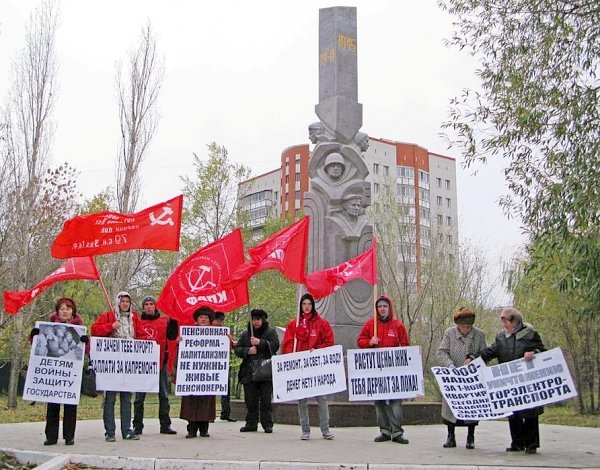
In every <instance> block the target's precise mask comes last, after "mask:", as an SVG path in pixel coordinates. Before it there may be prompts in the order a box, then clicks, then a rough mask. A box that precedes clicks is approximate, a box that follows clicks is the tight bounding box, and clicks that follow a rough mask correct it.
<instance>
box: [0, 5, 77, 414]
mask: <svg viewBox="0 0 600 470" xmlns="http://www.w3.org/2000/svg"><path fill="white" fill-rule="evenodd" d="M58 16H59V15H58V8H57V5H56V4H55V3H54V2H52V1H46V2H44V3H42V4H41V5H40V6H39V7H38V8H37V9H36V10H35V11H34V12H33V13H32V15H31V16H30V18H29V21H28V23H27V25H26V29H25V46H24V47H23V49H22V50H21V51H20V53H19V54H18V55H17V56H16V58H15V61H14V64H13V70H12V77H11V85H10V90H9V95H8V101H7V103H6V106H5V109H4V110H3V111H4V116H3V119H4V122H3V138H2V150H1V158H2V169H3V178H2V179H3V181H2V191H1V192H2V193H3V196H2V197H3V199H2V201H1V202H2V212H3V213H2V215H3V216H6V218H4V219H3V222H2V235H3V240H2V248H3V252H2V264H3V266H2V269H0V272H4V273H6V271H5V269H6V266H7V265H8V264H10V265H11V266H12V273H11V276H10V279H9V281H10V282H11V283H12V287H13V289H14V288H15V287H16V288H18V289H24V288H26V287H29V286H30V285H32V284H33V282H34V281H37V280H39V279H40V278H41V273H44V271H47V270H48V267H49V265H50V263H51V261H50V255H49V253H48V251H49V250H48V249H47V248H48V246H47V243H48V233H45V234H43V235H42V234H41V233H40V230H39V229H40V228H41V226H42V225H45V224H44V223H43V221H42V217H43V216H42V214H41V213H40V206H41V204H43V203H44V202H43V200H44V198H45V197H46V196H47V195H48V194H47V190H48V188H49V187H48V185H47V182H48V179H47V178H45V176H48V173H47V172H48V158H49V157H48V155H49V150H50V143H51V138H52V134H53V128H54V126H53V123H52V119H51V118H52V112H53V109H54V104H55V100H56V74H57V59H56V52H55V39H56V30H57V24H58ZM49 178H50V181H51V180H52V178H51V177H49ZM69 184H70V185H71V187H72V182H71V181H69ZM45 188H46V189H45ZM47 201H48V200H47V199H46V202H47ZM46 215H47V214H46ZM43 246H45V250H44V249H43V248H42V247H43ZM44 274H47V272H46V273H44ZM26 320H27V319H26V314H20V315H17V316H15V317H14V325H13V326H14V335H15V337H16V338H22V337H23V336H24V335H23V330H24V325H25V324H26ZM22 346H23V344H22V342H21V341H13V346H12V350H11V360H12V366H11V373H10V383H9V389H8V406H9V407H10V408H15V407H16V391H17V383H18V378H19V372H20V370H21V363H22V356H23V348H22Z"/></svg>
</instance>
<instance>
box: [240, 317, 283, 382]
mask: <svg viewBox="0 0 600 470" xmlns="http://www.w3.org/2000/svg"><path fill="white" fill-rule="evenodd" d="M251 335H252V333H251V331H250V323H248V328H247V330H246V331H244V332H243V333H242V334H241V336H240V339H239V340H238V342H237V345H236V347H235V348H234V352H235V355H236V356H237V357H241V358H242V359H243V360H242V364H241V365H240V370H239V372H238V378H239V380H240V383H241V384H247V383H250V382H252V365H251V362H252V361H257V360H259V359H269V358H270V357H271V356H272V355H273V354H275V353H276V352H277V350H278V349H279V337H278V336H277V332H276V331H275V329H274V328H271V327H270V326H269V322H267V321H265V320H263V324H262V326H261V327H260V328H258V329H257V328H255V329H254V337H255V338H259V339H260V343H259V345H258V346H257V347H256V350H257V351H256V354H250V355H249V354H248V349H250V347H251V346H252V344H250V338H251Z"/></svg>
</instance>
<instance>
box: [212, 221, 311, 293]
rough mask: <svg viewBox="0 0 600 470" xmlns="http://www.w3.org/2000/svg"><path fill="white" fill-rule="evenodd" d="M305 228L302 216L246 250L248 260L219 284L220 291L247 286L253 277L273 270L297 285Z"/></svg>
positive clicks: (302, 263)
mask: <svg viewBox="0 0 600 470" xmlns="http://www.w3.org/2000/svg"><path fill="white" fill-rule="evenodd" d="M308 224H309V216H307V215H306V216H304V217H302V218H301V219H300V220H299V221H298V222H296V223H294V224H292V225H290V226H289V227H287V228H284V229H283V230H280V231H279V232H277V233H275V234H273V235H271V236H270V237H269V238H267V239H266V240H265V241H263V242H261V243H259V244H258V245H256V246H254V247H252V248H250V249H249V250H248V255H249V256H250V259H248V261H246V262H245V263H244V264H242V265H241V266H240V267H239V268H237V269H236V270H235V271H234V272H233V273H232V274H231V276H230V277H229V278H228V279H227V281H224V282H223V287H227V288H231V287H232V286H235V285H236V284H238V283H240V282H248V280H249V279H250V278H251V277H252V276H254V275H255V274H257V273H259V272H261V271H266V270H268V269H277V270H278V271H281V273H282V274H283V275H284V276H285V277H286V278H287V279H289V280H290V281H292V282H296V283H298V284H301V283H302V282H303V281H304V273H305V271H306V249H307V242H308Z"/></svg>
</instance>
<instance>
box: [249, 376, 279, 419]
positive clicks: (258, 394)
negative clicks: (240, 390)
mask: <svg viewBox="0 0 600 470" xmlns="http://www.w3.org/2000/svg"><path fill="white" fill-rule="evenodd" d="M272 393H273V382H271V381H269V382H248V383H247V384H244V402H245V403H246V410H248V413H247V414H246V426H249V427H251V428H256V427H258V421H259V418H260V424H261V425H262V427H263V428H272V427H273V413H272V410H273V407H272V406H271V394H272Z"/></svg>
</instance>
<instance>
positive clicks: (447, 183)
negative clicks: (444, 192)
mask: <svg viewBox="0 0 600 470" xmlns="http://www.w3.org/2000/svg"><path fill="white" fill-rule="evenodd" d="M446 189H450V180H446Z"/></svg>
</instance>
